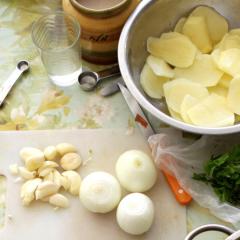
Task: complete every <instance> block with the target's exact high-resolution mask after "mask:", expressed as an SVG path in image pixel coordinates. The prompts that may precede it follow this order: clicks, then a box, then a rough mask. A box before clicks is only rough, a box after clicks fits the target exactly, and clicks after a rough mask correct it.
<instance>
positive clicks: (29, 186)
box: [20, 178, 42, 206]
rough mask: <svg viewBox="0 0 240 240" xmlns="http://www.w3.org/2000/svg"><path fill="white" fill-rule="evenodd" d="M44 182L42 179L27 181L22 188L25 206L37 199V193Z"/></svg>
mask: <svg viewBox="0 0 240 240" xmlns="http://www.w3.org/2000/svg"><path fill="white" fill-rule="evenodd" d="M41 182H42V180H41V179H40V178H35V179H31V180H28V181H26V182H25V183H24V184H23V185H22V187H21V194H20V196H21V199H22V204H23V205H24V206H28V205H29V204H30V203H31V202H32V201H33V200H34V198H35V191H36V189H37V187H38V185H39V184H40V183H41Z"/></svg>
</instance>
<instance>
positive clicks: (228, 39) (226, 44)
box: [218, 33, 240, 51]
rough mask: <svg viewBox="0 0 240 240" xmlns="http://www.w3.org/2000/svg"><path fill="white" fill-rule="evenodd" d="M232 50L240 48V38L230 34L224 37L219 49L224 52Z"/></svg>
mask: <svg viewBox="0 0 240 240" xmlns="http://www.w3.org/2000/svg"><path fill="white" fill-rule="evenodd" d="M231 48H240V36H239V35H235V34H231V33H228V34H226V35H225V36H224V37H223V39H222V41H221V42H220V43H219V44H218V49H220V50H221V51H224V50H227V49H231Z"/></svg>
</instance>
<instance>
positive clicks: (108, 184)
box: [79, 172, 121, 213]
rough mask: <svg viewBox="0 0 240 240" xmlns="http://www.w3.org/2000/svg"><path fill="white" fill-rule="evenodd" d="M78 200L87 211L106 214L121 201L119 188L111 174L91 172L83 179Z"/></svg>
mask: <svg viewBox="0 0 240 240" xmlns="http://www.w3.org/2000/svg"><path fill="white" fill-rule="evenodd" d="M79 198H80V201H81V202H82V204H83V206H84V207H85V208H87V209H88V210H89V211H91V212H94V213H107V212H110V211H112V210H113V209H114V208H115V207H116V206H117V205H118V203H119V201H120V199H121V187H120V184H119V183H118V181H117V179H116V178H115V177H113V176H112V175H111V174H109V173H107V172H93V173H91V174H89V175H88V176H87V177H85V178H84V179H83V181H82V184H81V187H80V194H79Z"/></svg>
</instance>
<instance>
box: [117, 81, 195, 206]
mask: <svg viewBox="0 0 240 240" xmlns="http://www.w3.org/2000/svg"><path fill="white" fill-rule="evenodd" d="M118 86H119V88H120V90H121V92H122V95H123V97H124V99H125V101H126V103H127V105H128V107H129V109H130V110H131V112H132V114H133V116H134V119H135V122H136V123H137V124H138V126H139V128H140V130H141V132H142V133H143V135H144V137H145V138H146V139H147V140H148V138H149V137H150V136H152V135H154V134H155V132H154V130H153V128H152V127H151V125H150V123H149V121H148V119H147V117H146V116H145V114H144V113H143V111H142V109H141V107H140V105H139V104H138V102H137V101H136V100H135V98H134V97H133V96H132V95H131V93H130V92H129V91H128V89H127V88H126V87H124V86H123V85H122V84H121V83H118ZM162 172H163V174H164V176H165V177H166V179H167V182H168V184H169V185H170V187H171V189H172V191H173V193H174V195H175V198H176V200H177V201H178V202H179V203H181V204H183V205H186V204H188V203H189V202H191V200H192V197H191V196H190V195H189V194H188V193H187V192H185V191H184V189H183V188H182V187H181V186H180V184H179V183H178V181H177V179H176V178H175V177H174V176H172V175H170V174H169V173H167V172H166V171H165V170H163V169H162Z"/></svg>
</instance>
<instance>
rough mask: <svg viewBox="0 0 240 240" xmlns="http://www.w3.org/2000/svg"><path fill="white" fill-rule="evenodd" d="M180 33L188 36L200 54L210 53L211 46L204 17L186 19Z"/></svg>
mask: <svg viewBox="0 0 240 240" xmlns="http://www.w3.org/2000/svg"><path fill="white" fill-rule="evenodd" d="M182 33H183V34H184V35H185V36H188V37H189V38H190V39H191V40H192V42H193V43H194V44H195V45H196V46H197V48H198V49H199V50H200V51H201V52H202V53H209V52H211V51H212V48H213V45H212V41H211V39H210V36H209V33H208V26H207V24H206V21H205V18H204V17H195V16H190V17H188V19H187V20H186V22H185V24H184V26H183V29H182Z"/></svg>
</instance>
